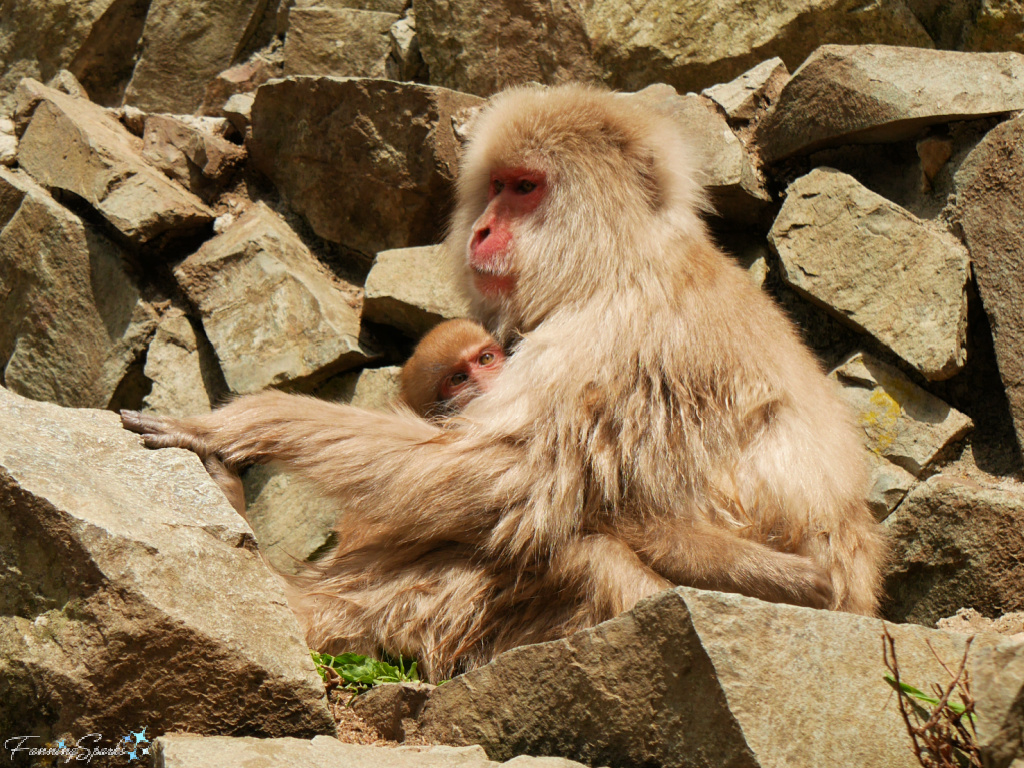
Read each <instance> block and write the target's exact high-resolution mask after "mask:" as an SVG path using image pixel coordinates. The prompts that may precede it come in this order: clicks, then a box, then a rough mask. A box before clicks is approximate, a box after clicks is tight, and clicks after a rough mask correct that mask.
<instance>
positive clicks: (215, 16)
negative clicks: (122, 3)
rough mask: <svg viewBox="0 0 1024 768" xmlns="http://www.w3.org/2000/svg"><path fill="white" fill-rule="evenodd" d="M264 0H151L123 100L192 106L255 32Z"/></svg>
mask: <svg viewBox="0 0 1024 768" xmlns="http://www.w3.org/2000/svg"><path fill="white" fill-rule="evenodd" d="M265 8H266V1H265V0H152V3H151V4H150V6H149V12H148V13H147V14H146V26H145V30H144V31H143V37H142V40H143V42H142V49H141V51H140V54H139V59H138V63H137V64H136V65H135V70H134V74H133V75H132V79H131V82H130V83H129V84H128V88H127V91H126V92H125V103H127V104H132V105H134V106H136V107H139V108H140V109H144V110H146V111H148V112H177V113H181V114H188V113H191V112H194V111H196V109H198V108H199V107H200V106H201V104H202V102H203V96H204V92H205V89H206V84H207V83H208V82H210V80H212V79H213V78H214V77H215V76H216V75H217V73H218V72H221V71H222V70H224V69H227V68H228V67H229V66H230V65H231V64H232V63H233V62H232V59H233V58H234V57H235V55H236V54H237V53H238V51H240V50H242V49H243V48H244V47H245V44H246V43H247V42H248V40H249V38H250V37H251V36H252V34H253V33H254V32H255V31H256V27H257V25H258V24H259V22H260V20H261V17H262V15H263V11H264V9H265Z"/></svg>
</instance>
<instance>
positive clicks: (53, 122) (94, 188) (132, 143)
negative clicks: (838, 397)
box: [18, 81, 213, 243]
mask: <svg viewBox="0 0 1024 768" xmlns="http://www.w3.org/2000/svg"><path fill="white" fill-rule="evenodd" d="M19 91H20V92H21V93H20V94H19V99H20V104H21V105H22V108H21V109H20V110H19V111H20V113H21V115H22V116H23V117H22V119H24V116H25V115H27V114H31V119H30V121H29V122H28V127H27V128H26V129H25V132H24V134H23V135H22V137H21V144H20V146H19V149H18V161H19V163H20V164H21V167H22V168H24V169H25V170H26V171H28V172H29V173H30V174H32V176H34V177H35V178H36V179H37V180H38V181H39V182H40V183H42V184H43V185H44V186H47V187H49V188H51V189H63V190H67V191H69V192H74V193H75V194H76V195H78V196H79V197H81V198H82V199H84V200H85V201H86V202H87V203H89V204H90V205H91V206H93V207H94V208H95V209H96V210H97V211H99V213H100V214H101V215H102V216H103V217H104V218H105V219H107V221H109V222H110V223H111V224H112V225H113V226H114V227H115V228H116V229H117V230H118V231H120V232H121V234H123V235H124V236H125V237H126V238H128V239H129V240H131V241H133V242H135V243H145V242H148V241H151V240H153V239H154V238H156V237H157V236H158V235H162V234H164V233H168V232H172V233H184V232H190V231H194V230H196V229H198V228H200V227H202V226H203V225H205V224H208V223H209V222H210V221H212V220H213V214H212V212H211V211H210V209H209V208H207V207H206V206H205V205H203V203H202V202H201V201H200V200H199V199H198V198H196V197H195V196H194V195H192V194H190V193H189V192H187V191H186V190H184V189H182V188H181V187H180V186H178V185H177V184H175V183H173V182H172V181H171V180H170V179H168V178H167V177H165V176H164V175H163V174H161V173H160V172H159V171H157V170H156V169H155V168H153V167H151V166H150V165H149V164H148V163H146V162H145V161H144V160H143V159H142V156H141V152H142V141H141V140H140V139H139V138H138V137H136V136H133V135H132V134H131V133H129V132H128V131H127V130H126V129H125V127H124V126H123V125H121V124H120V123H119V122H118V121H117V120H116V119H115V118H114V117H113V116H112V115H111V114H110V113H108V112H107V111H106V110H105V109H103V108H102V107H98V106H96V105H95V104H91V103H89V102H88V101H85V100H83V99H76V98H73V97H71V96H68V95H67V94H64V93H61V92H60V91H56V90H53V89H52V88H46V87H45V86H43V85H40V84H39V83H35V82H33V81H26V82H24V83H23V84H22V86H19ZM33 104H34V106H31V105H33Z"/></svg>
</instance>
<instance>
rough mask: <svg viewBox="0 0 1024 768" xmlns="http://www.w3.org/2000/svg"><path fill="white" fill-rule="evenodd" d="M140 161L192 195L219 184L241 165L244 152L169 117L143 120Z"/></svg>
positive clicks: (238, 147)
mask: <svg viewBox="0 0 1024 768" xmlns="http://www.w3.org/2000/svg"><path fill="white" fill-rule="evenodd" d="M142 157H143V158H145V159H146V160H147V161H148V162H149V163H151V164H152V165H153V166H155V167H156V168H159V169H160V170H161V171H163V172H164V173H166V174H167V175H168V176H170V177H171V178H172V179H174V180H175V181H177V182H178V183H179V184H181V185H182V186H185V187H187V188H189V189H190V190H192V191H193V192H196V193H201V192H204V191H206V190H207V188H208V187H210V186H211V185H214V184H223V183H224V182H226V181H227V179H228V178H229V177H230V176H231V174H233V173H234V172H235V171H236V170H237V169H238V168H239V166H241V164H242V163H243V162H244V161H245V149H244V148H243V147H240V146H238V145H237V144H232V143H231V142H230V141H227V140H226V139H224V138H221V137H220V136H217V135H215V134H213V133H210V132H208V131H204V130H201V129H199V128H196V127H193V126H191V125H188V124H187V123H185V122H184V121H182V120H178V119H176V118H174V117H171V116H170V115H150V116H149V117H147V118H146V132H145V134H144V135H143V148H142Z"/></svg>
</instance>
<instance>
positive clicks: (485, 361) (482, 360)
mask: <svg viewBox="0 0 1024 768" xmlns="http://www.w3.org/2000/svg"><path fill="white" fill-rule="evenodd" d="M477 362H478V363H479V364H480V365H490V364H491V363H493V362H494V353H493V352H484V353H483V354H482V355H480V357H479V358H478V359H477Z"/></svg>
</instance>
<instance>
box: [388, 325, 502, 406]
mask: <svg viewBox="0 0 1024 768" xmlns="http://www.w3.org/2000/svg"><path fill="white" fill-rule="evenodd" d="M504 364H505V352H504V350H502V348H501V345H500V344H498V341H497V339H495V338H494V337H493V336H492V335H491V334H490V333H488V332H487V329H486V328H484V327H483V326H482V325H480V323H477V322H475V321H473V320H447V321H445V322H443V323H441V324H440V325H437V326H435V327H434V328H433V329H432V330H431V331H430V332H429V333H427V335H426V336H424V337H423V339H422V340H421V341H420V343H419V344H417V345H416V350H415V351H414V352H413V353H412V357H410V358H409V360H408V362H406V364H405V365H404V366H403V367H402V377H401V379H402V392H401V399H402V400H403V401H404V402H405V404H406V405H408V406H409V407H410V408H412V410H413V411H415V412H416V413H417V414H419V415H420V416H423V417H424V418H430V419H433V418H444V417H446V416H453V415H455V414H456V413H459V412H460V411H461V410H462V409H463V408H465V407H466V405H468V404H469V402H470V401H471V400H473V399H474V398H475V397H477V396H478V395H480V394H482V393H484V392H486V391H487V389H488V388H489V387H490V385H491V382H492V381H493V379H494V377H495V376H497V375H498V373H499V372H500V371H501V368H502V366H503V365H504Z"/></svg>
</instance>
